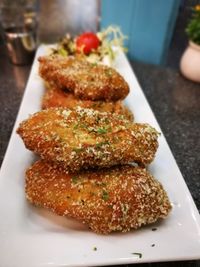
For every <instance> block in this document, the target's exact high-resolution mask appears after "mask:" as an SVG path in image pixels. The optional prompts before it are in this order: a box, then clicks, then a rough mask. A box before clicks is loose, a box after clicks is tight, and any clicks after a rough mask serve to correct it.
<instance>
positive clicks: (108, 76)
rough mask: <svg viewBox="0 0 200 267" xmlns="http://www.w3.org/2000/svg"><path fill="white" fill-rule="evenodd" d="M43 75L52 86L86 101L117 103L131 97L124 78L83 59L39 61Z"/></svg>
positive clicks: (57, 57) (108, 68)
mask: <svg viewBox="0 0 200 267" xmlns="http://www.w3.org/2000/svg"><path fill="white" fill-rule="evenodd" d="M38 60H39V62H40V65H39V74H40V76H41V77H42V78H43V79H44V80H45V81H47V82H48V83H49V84H50V85H51V86H54V87H57V88H59V89H67V90H69V91H70V92H72V93H73V94H74V95H75V97H77V98H80V99H85V100H104V101H117V100H122V99H124V98H125V97H126V96H127V95H128V93H129V86H128V84H127V82H126V81H125V80H124V78H123V77H122V76H121V75H120V74H119V73H118V72H117V71H116V70H114V69H113V68H110V67H108V66H104V65H98V64H93V63H90V62H88V61H86V60H85V59H84V58H83V57H81V56H80V57H66V58H64V57H62V56H45V57H39V59H38Z"/></svg>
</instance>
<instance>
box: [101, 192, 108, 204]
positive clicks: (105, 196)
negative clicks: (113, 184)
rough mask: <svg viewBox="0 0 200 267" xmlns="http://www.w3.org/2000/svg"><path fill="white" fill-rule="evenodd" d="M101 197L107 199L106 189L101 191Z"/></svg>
mask: <svg viewBox="0 0 200 267" xmlns="http://www.w3.org/2000/svg"><path fill="white" fill-rule="evenodd" d="M102 199H103V200H105V201H107V200H108V199H109V195H108V192H107V191H106V190H103V192H102Z"/></svg>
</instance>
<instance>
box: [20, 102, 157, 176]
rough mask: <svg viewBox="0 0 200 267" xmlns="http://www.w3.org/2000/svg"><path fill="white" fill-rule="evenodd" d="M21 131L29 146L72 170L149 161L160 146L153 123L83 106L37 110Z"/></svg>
mask: <svg viewBox="0 0 200 267" xmlns="http://www.w3.org/2000/svg"><path fill="white" fill-rule="evenodd" d="M17 132H18V134H19V135H20V136H21V138H22V139H23V141H24V143H25V146H26V147H27V148H28V149H30V150H32V151H34V152H35V153H37V154H39V155H40V156H41V157H42V158H43V159H46V160H48V161H51V162H55V163H57V164H58V165H60V166H63V167H64V168H65V169H66V170H68V171H78V170H80V169H82V168H89V167H93V168H94V167H101V168H102V167H111V166H113V165H118V164H126V163H129V162H132V161H134V162H137V163H141V164H149V163H151V162H152V160H153V159H154V156H155V153H156V150H157V147H158V140H157V139H158V132H157V131H156V130H155V129H154V128H153V127H151V126H150V125H149V124H140V123H132V122H130V121H129V120H125V119H124V117H123V116H117V115H114V114H108V113H107V112H99V111H95V110H92V109H84V108H81V107H77V108H75V109H73V110H72V109H65V108H52V109H46V110H43V111H40V112H37V113H35V114H34V115H32V116H31V117H30V118H29V119H27V120H25V121H23V122H22V123H21V124H20V126H19V128H18V130H17Z"/></svg>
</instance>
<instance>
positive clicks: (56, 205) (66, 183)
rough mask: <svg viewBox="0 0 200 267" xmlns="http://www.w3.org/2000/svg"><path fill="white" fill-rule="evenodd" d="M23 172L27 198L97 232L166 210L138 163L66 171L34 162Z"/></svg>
mask: <svg viewBox="0 0 200 267" xmlns="http://www.w3.org/2000/svg"><path fill="white" fill-rule="evenodd" d="M26 177H27V178H26V196H27V199H28V200H29V201H30V202H31V203H33V204H34V205H36V206H42V207H45V208H48V209H51V210H52V211H53V212H55V213H57V214H58V215H62V216H68V217H72V218H75V219H77V220H79V221H81V222H83V223H85V224H87V225H88V226H89V227H90V228H91V229H92V230H93V231H94V232H96V233H101V234H108V233H110V232H112V231H123V232H127V231H129V230H130V229H131V228H134V229H137V228H139V227H141V226H142V225H145V224H150V223H153V222H155V221H157V220H158V219H159V218H165V217H166V216H167V215H168V213H169V211H170V210H171V205H170V202H169V199H168V197H167V194H166V192H165V191H164V189H163V187H162V185H161V184H160V183H159V182H158V181H157V180H156V179H155V178H154V177H153V176H152V175H150V174H149V173H148V172H147V171H146V170H145V169H144V168H140V167H134V166H130V165H124V166H120V167H113V168H111V169H103V170H97V171H91V170H90V171H86V172H82V173H78V174H66V173H65V172H64V171H63V170H62V169H61V168H58V167H57V166H56V165H51V164H50V163H47V162H45V161H38V162H36V163H35V164H34V165H33V166H32V167H31V168H30V169H28V170H27V172H26Z"/></svg>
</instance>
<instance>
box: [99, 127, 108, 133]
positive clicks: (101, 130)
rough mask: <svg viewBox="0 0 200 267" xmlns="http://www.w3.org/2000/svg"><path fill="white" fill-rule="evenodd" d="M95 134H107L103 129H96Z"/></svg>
mask: <svg viewBox="0 0 200 267" xmlns="http://www.w3.org/2000/svg"><path fill="white" fill-rule="evenodd" d="M97 133H99V134H105V133H107V130H106V129H105V128H98V129H97Z"/></svg>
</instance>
